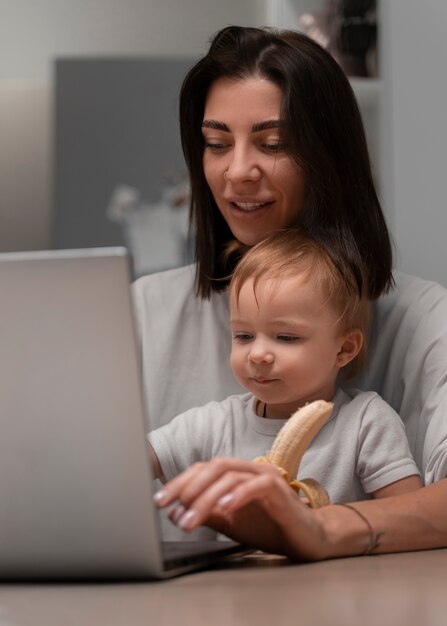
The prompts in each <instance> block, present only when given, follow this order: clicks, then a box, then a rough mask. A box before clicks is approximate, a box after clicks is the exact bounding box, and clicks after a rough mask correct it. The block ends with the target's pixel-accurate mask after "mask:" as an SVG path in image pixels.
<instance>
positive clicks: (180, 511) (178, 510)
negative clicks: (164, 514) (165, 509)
mask: <svg viewBox="0 0 447 626" xmlns="http://www.w3.org/2000/svg"><path fill="white" fill-rule="evenodd" d="M185 511H186V509H185V507H184V506H183V505H182V504H179V506H176V507H175V508H174V509H172V511H171V512H170V513H169V519H170V520H171V522H172V523H173V524H177V522H178V521H179V519H180V518H181V517H182V515H184V513H185Z"/></svg>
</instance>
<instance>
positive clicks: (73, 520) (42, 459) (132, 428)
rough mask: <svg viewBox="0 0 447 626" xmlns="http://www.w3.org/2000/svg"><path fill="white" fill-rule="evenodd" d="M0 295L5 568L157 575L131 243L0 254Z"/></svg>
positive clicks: (0, 521) (34, 573) (7, 572)
mask: <svg viewBox="0 0 447 626" xmlns="http://www.w3.org/2000/svg"><path fill="white" fill-rule="evenodd" d="M0 294H1V295H0V420H1V436H0V497H1V502H2V505H1V507H0V577H1V578H17V577H19V578H23V577H30V578H48V577H51V578H52V577H82V578H88V577H98V576H100V577H114V578H116V577H119V578H128V577H132V578H134V577H164V576H166V575H167V572H166V569H165V566H164V562H163V557H162V549H161V542H160V536H159V528H158V515H157V512H156V510H155V507H154V505H153V502H152V477H151V468H150V463H149V457H148V454H147V443H146V437H145V428H144V423H145V421H144V410H143V399H142V388H141V384H140V368H139V360H138V350H137V343H136V339H135V333H134V326H133V312H132V302H131V295H130V289H129V272H128V259H127V252H126V250H125V249H124V248H100V249H85V250H71V251H49V252H28V253H5V254H1V255H0ZM198 566H199V562H198V560H197V559H195V560H194V561H193V562H192V563H191V564H188V563H187V562H185V560H184V559H183V560H180V569H177V570H176V568H173V569H172V570H170V572H169V573H170V574H174V573H179V571H187V570H189V569H191V568H193V567H198Z"/></svg>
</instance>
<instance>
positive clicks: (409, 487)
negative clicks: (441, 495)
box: [372, 474, 422, 498]
mask: <svg viewBox="0 0 447 626" xmlns="http://www.w3.org/2000/svg"><path fill="white" fill-rule="evenodd" d="M421 487H422V481H421V479H420V477H419V476H418V475H417V474H416V475H414V476H407V478H402V479H401V480H396V481H395V482H394V483H391V484H390V485H385V487H382V488H381V489H377V490H376V491H374V492H373V494H372V495H373V496H374V498H389V497H390V496H398V495H400V494H401V493H407V492H408V491H415V490H416V489H420V488H421Z"/></svg>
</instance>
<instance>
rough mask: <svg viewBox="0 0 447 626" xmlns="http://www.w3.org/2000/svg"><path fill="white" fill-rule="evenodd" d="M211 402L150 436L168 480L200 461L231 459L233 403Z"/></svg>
mask: <svg viewBox="0 0 447 626" xmlns="http://www.w3.org/2000/svg"><path fill="white" fill-rule="evenodd" d="M230 400H231V398H228V399H227V400H226V401H224V402H209V403H208V404H205V405H204V406H202V407H197V408H194V409H190V410H188V411H185V412H184V413H181V414H180V415H177V417H175V418H174V419H173V420H171V422H169V423H168V424H166V425H165V426H162V427H161V428H157V429H156V430H153V431H152V432H150V433H149V434H148V440H149V442H150V444H151V446H152V447H153V449H154V451H155V454H156V455H157V458H158V460H159V463H160V466H161V469H162V471H163V475H164V477H165V479H166V480H171V479H172V478H174V477H175V476H177V475H178V474H180V473H181V472H183V471H184V470H186V469H187V468H188V467H190V466H191V465H193V463H196V462H198V461H208V460H210V459H212V458H213V457H216V456H227V455H228V454H229V450H228V449H227V447H228V444H227V442H229V441H231V439H232V435H231V430H232V420H231V419H230V415H231V413H230V410H229V406H228V405H229V403H230Z"/></svg>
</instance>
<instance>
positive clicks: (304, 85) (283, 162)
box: [135, 27, 447, 558]
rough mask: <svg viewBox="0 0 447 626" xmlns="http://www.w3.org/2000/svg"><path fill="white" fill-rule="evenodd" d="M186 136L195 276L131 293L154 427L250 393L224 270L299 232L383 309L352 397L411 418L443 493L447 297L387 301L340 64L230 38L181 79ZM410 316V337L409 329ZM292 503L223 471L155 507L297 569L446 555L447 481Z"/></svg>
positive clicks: (278, 42) (266, 34)
mask: <svg viewBox="0 0 447 626" xmlns="http://www.w3.org/2000/svg"><path fill="white" fill-rule="evenodd" d="M180 121H181V132H182V145H183V149H184V153H185V157H186V162H187V165H188V168H189V171H190V178H191V192H192V200H191V218H192V225H193V226H194V227H195V230H196V234H197V264H196V267H195V269H194V268H181V269H179V270H173V271H171V272H167V273H164V274H160V275H158V276H152V277H146V278H143V279H140V281H137V283H136V285H135V296H136V302H137V312H138V315H139V320H140V329H141V345H142V361H143V371H144V379H145V385H146V398H147V403H148V410H149V412H150V415H151V426H152V427H154V426H159V425H161V424H163V423H165V422H166V421H168V420H170V419H171V418H172V417H173V416H174V415H176V414H178V413H180V412H182V411H183V410H185V409H187V408H190V407H191V406H196V405H199V404H204V403H205V402H207V401H208V400H211V399H215V400H221V399H223V398H224V397H226V396H227V395H229V394H231V393H238V392H240V391H241V389H240V387H238V386H237V384H236V383H235V381H234V379H233V378H232V376H231V372H230V369H229V366H228V361H229V351H230V337H229V332H228V329H227V316H228V312H227V307H228V303H227V297H226V293H225V287H226V285H227V277H228V275H229V274H230V273H231V270H232V265H234V263H235V262H236V259H233V260H232V263H231V262H230V263H228V262H224V260H223V259H224V258H225V257H224V256H223V254H222V253H223V251H224V249H225V247H226V244H227V243H228V242H229V241H230V240H231V239H233V238H236V239H238V240H239V241H240V242H241V243H243V244H246V245H247V246H252V245H254V244H255V243H257V242H258V241H260V240H262V239H263V238H265V237H266V236H267V235H268V234H270V233H271V232H274V231H275V230H278V229H283V228H294V227H296V228H303V229H305V230H307V231H308V232H310V234H311V235H312V236H313V237H314V238H315V239H316V240H317V241H318V242H319V243H320V245H322V246H323V247H324V248H325V249H326V251H327V252H328V254H330V255H331V257H332V259H333V261H334V262H335V263H336V265H337V266H338V267H339V268H342V267H343V262H342V259H344V260H346V261H347V262H348V264H349V266H350V269H351V271H352V273H353V274H354V276H355V277H356V288H357V290H358V291H359V293H360V294H367V295H368V296H369V297H370V298H371V299H377V298H379V297H380V296H381V297H380V298H379V300H378V304H377V306H376V312H375V317H374V321H373V332H372V335H371V338H370V353H371V354H370V366H369V368H368V370H367V371H366V372H365V373H364V374H363V376H362V379H361V380H358V381H356V386H360V387H363V388H364V389H375V390H377V391H378V392H379V393H380V394H381V395H382V396H383V397H384V399H385V400H386V401H388V402H389V403H390V404H391V405H392V406H393V407H394V408H395V409H396V410H397V411H398V412H399V413H400V414H401V416H402V417H403V418H404V420H405V421H406V423H407V429H408V436H409V440H410V446H411V448H412V452H413V454H414V455H415V458H416V461H417V462H418V464H419V467H420V469H421V470H422V472H423V475H424V476H425V480H426V481H427V482H434V481H437V480H439V479H441V478H444V477H445V476H446V475H447V444H446V443H445V442H447V425H446V420H445V419H444V414H445V412H444V411H443V406H442V403H444V406H445V405H446V403H447V401H446V400H445V397H446V396H447V394H446V393H445V391H444V389H443V386H444V383H443V380H444V379H443V372H442V368H443V367H444V366H443V363H444V362H445V354H446V346H447V337H446V335H447V333H446V332H445V331H444V320H445V319H447V318H446V315H447V298H446V295H445V291H444V290H443V289H442V288H440V287H439V286H436V285H431V284H428V283H425V282H423V281H413V280H410V279H408V278H403V279H402V280H400V281H399V284H398V285H397V287H395V288H394V289H392V290H391V287H393V277H392V253H391V245H390V241H389V236H388V232H387V228H386V224H385V221H384V218H383V214H382V211H381V208H380V205H379V202H378V199H377V195H376V192H375V188H374V184H373V180H372V175H371V168H370V163H369V157H368V152H367V148H366V142H365V136H364V132H363V127H362V123H361V119H360V115H359V111H358V108H357V105H356V102H355V98H354V96H353V93H352V90H351V88H350V85H349V82H348V81H347V79H346V77H345V76H344V74H343V72H342V71H341V70H340V68H339V67H338V65H337V63H336V62H335V61H334V60H333V59H332V57H331V56H330V55H329V54H327V53H326V52H325V51H324V50H322V49H321V48H320V47H319V46H318V45H317V44H315V43H314V42H312V41H311V40H309V39H308V38H306V37H305V36H303V35H300V34H298V33H292V32H283V33H275V32H271V31H267V30H260V29H251V28H240V27H229V28H226V29H223V30H222V31H221V32H220V33H218V34H217V35H216V36H215V38H214V40H213V42H212V44H211V47H210V50H209V52H208V54H207V55H206V56H205V57H204V58H203V59H202V60H201V61H199V62H198V63H197V64H196V65H195V66H194V67H193V68H192V69H191V71H190V72H189V74H188V76H187V77H186V79H185V82H184V85H183V88H182V94H181V101H180ZM390 290H391V291H390ZM387 292H389V293H388V295H386V296H384V295H383V294H387ZM161 308H163V311H164V312H163V315H162V316H160V309H161ZM402 312H404V313H405V316H406V317H407V318H408V319H409V320H410V324H409V326H408V324H407V326H400V325H399V322H400V318H401V317H402V315H403V313H402ZM421 320H423V324H421V323H420V322H421ZM424 324H425V325H424ZM408 327H410V330H409V331H408V330H405V329H407V328H408ZM402 328H404V330H403V331H402V330H401V329H402ZM415 363H417V365H416V366H415V365H414V364H415ZM418 377H419V378H418ZM446 379H447V376H446ZM445 408H447V407H445ZM290 491H291V490H289V488H288V487H287V485H286V484H285V483H284V481H281V479H280V478H279V477H278V476H277V475H276V473H275V471H274V470H272V469H271V468H269V467H260V466H257V465H255V464H252V463H248V462H244V461H239V460H236V459H226V460H222V459H220V460H217V461H213V462H211V463H209V464H207V465H204V466H202V465H201V466H198V467H193V468H191V469H190V470H189V471H188V472H186V473H185V474H184V475H182V476H180V477H178V478H177V479H176V480H175V481H172V482H171V483H169V484H168V485H167V487H166V488H165V489H164V490H163V491H162V492H161V494H160V495H159V496H158V502H159V504H160V506H163V505H166V504H168V503H170V502H174V501H175V500H176V499H177V498H180V499H181V501H182V503H183V505H186V507H187V508H188V509H189V510H190V511H192V513H193V515H190V516H189V521H190V523H189V524H187V525H186V526H185V525H184V527H185V528H186V529H188V530H191V529H193V528H196V527H197V526H198V525H199V524H200V523H206V524H208V525H210V526H213V527H214V528H215V529H217V530H219V531H222V532H225V533H226V534H228V535H230V536H232V537H234V538H237V539H240V540H243V541H247V540H250V541H251V542H252V543H254V544H255V545H257V546H258V547H262V548H264V549H269V550H273V551H275V552H283V553H286V554H288V555H290V556H292V557H294V558H303V557H304V558H324V557H328V556H335V555H344V554H346V555H347V554H359V553H362V552H365V551H371V550H372V549H374V550H386V551H390V550H402V549H403V550H405V549H411V548H423V547H429V546H433V545H447V519H446V514H445V513H443V510H444V508H445V507H441V506H440V505H439V504H438V498H440V494H441V495H442V494H444V496H445V495H446V493H447V481H442V480H441V481H440V482H437V484H436V485H433V486H431V487H428V488H425V489H423V490H421V491H420V492H418V493H417V495H405V496H404V495H402V496H398V497H396V498H393V499H387V500H386V502H380V503H375V502H370V501H368V502H362V503H357V504H356V507H357V511H352V510H350V509H349V508H347V507H342V506H330V507H326V508H324V509H322V510H320V511H317V512H314V511H309V510H308V509H306V508H305V507H304V506H302V505H301V503H300V502H299V501H298V500H297V498H296V496H295V495H294V494H293V493H290ZM218 502H220V504H221V505H222V503H224V505H225V506H224V507H222V506H218ZM359 512H360V514H359ZM254 515H255V516H256V517H255V518H254V517H253V516H254ZM430 516H434V519H435V520H436V527H437V530H436V531H434V530H432V529H430V527H429V520H430V519H431V517H430ZM253 519H255V520H256V524H253ZM410 520H411V522H410ZM254 527H255V528H256V532H257V534H256V535H255V534H254V530H253V528H254ZM428 530H430V532H427V531H428ZM380 533H384V534H383V536H381V540H380V542H379V539H378V535H379V534H380ZM379 543H381V545H380V546H379Z"/></svg>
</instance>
